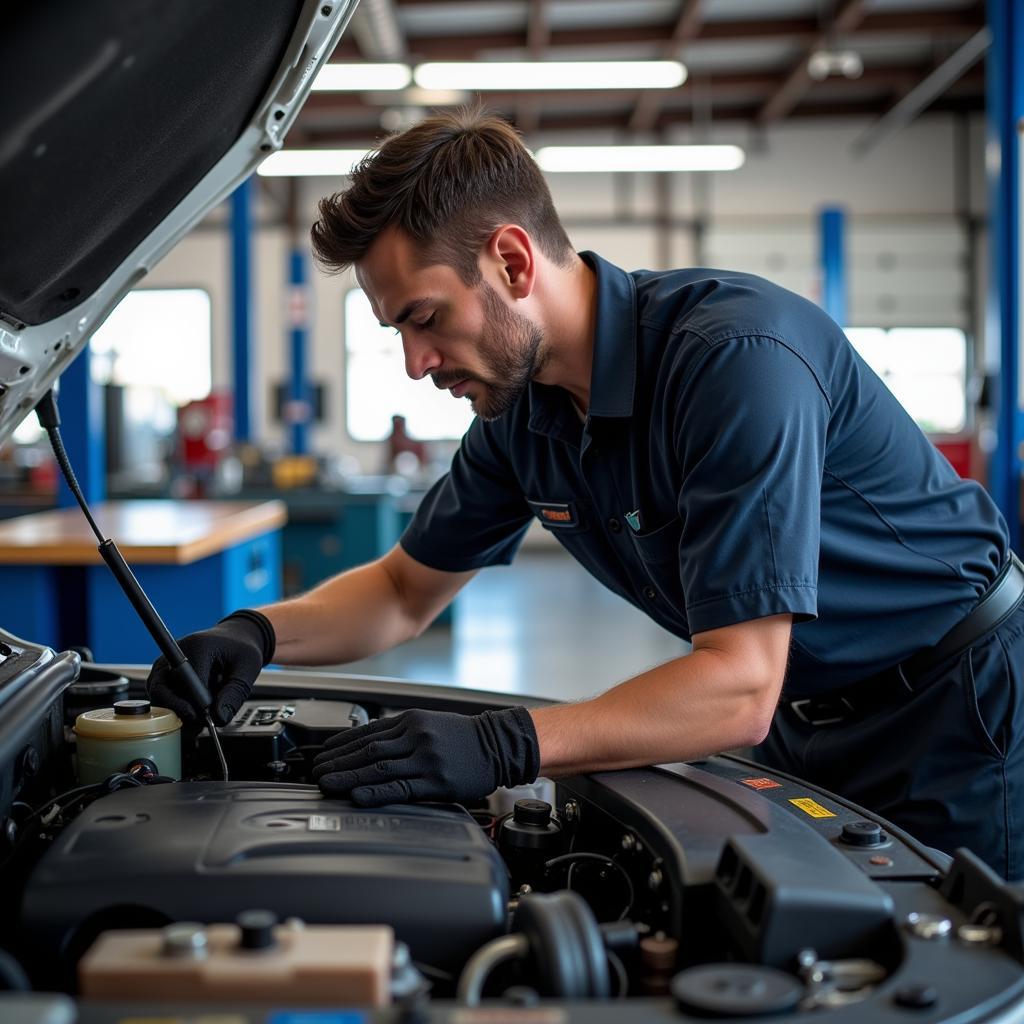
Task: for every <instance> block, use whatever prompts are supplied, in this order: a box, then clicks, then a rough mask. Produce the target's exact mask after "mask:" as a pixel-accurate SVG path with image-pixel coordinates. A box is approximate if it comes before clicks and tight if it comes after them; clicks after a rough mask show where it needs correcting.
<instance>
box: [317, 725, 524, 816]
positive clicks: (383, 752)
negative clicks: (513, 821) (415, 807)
mask: <svg viewBox="0 0 1024 1024" xmlns="http://www.w3.org/2000/svg"><path fill="white" fill-rule="evenodd" d="M538 771H540V747H539V745H538V743H537V730H536V729H535V728H534V727H533V719H532V718H531V717H530V713H529V712H528V711H527V710H526V708H521V707H518V708H504V709H502V710H501V711H485V712H484V713H483V714H480V715H456V714H452V713H450V712H447V711H422V710H418V709H417V710H413V711H403V712H402V713H401V714H400V715H395V716H394V717H393V718H378V719H377V720H376V721H374V722H370V723H369V724H368V725H360V726H357V727H356V728H354V729H346V730H345V731H344V732H339V733H337V734H336V735H334V736H332V737H331V738H330V739H328V740H327V742H326V743H325V744H324V749H323V750H322V751H321V752H320V753H319V754H317V755H316V758H315V759H314V761H313V778H314V779H316V781H317V782H318V783H319V784H320V788H321V789H322V790H323V791H324V793H325V794H327V796H342V797H344V796H347V797H350V798H351V800H352V802H353V803H355V804H358V805H359V806H361V807H378V806H380V805H381V804H389V803H404V802H406V801H409V800H438V801H445V802H454V803H466V802H468V801H471V800H478V799H480V798H481V797H485V796H487V795H488V794H489V793H493V792H494V790H496V789H497V788H498V787H499V786H520V785H522V784H524V783H527V782H533V780H534V779H535V778H536V777H537V772H538Z"/></svg>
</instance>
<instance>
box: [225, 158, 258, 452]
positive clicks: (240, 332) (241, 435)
mask: <svg viewBox="0 0 1024 1024" xmlns="http://www.w3.org/2000/svg"><path fill="white" fill-rule="evenodd" d="M252 207H253V183H252V178H249V179H248V180H246V181H243V182H242V184H241V185H239V186H238V188H237V189H235V191H234V193H233V195H232V196H231V309H232V313H233V317H232V328H231V335H232V347H231V351H232V354H233V356H234V362H233V370H232V375H233V381H234V396H235V398H234V404H235V440H236V441H250V440H251V439H252V427H253V421H254V420H255V409H254V401H255V387H254V381H255V379H256V329H255V327H256V318H255V316H254V313H253V255H252Z"/></svg>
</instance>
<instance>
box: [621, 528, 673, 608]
mask: <svg viewBox="0 0 1024 1024" xmlns="http://www.w3.org/2000/svg"><path fill="white" fill-rule="evenodd" d="M682 532H683V524H682V522H681V521H680V520H679V519H670V520H669V521H668V522H667V523H665V525H664V526H659V527H658V528H657V529H654V530H645V531H643V532H642V533H631V534H630V540H632V542H633V549H634V551H636V554H637V558H638V559H639V560H640V563H641V565H642V566H643V570H644V572H645V574H646V575H647V577H648V579H650V580H651V582H652V583H653V584H654V585H655V586H656V587H657V588H658V590H659V591H660V592H661V595H662V597H664V598H666V599H667V600H668V601H669V602H670V603H671V604H672V605H673V606H676V605H679V606H680V608H681V604H680V602H681V601H682V598H683V593H682V583H681V582H680V579H679V541H680V539H681V537H682Z"/></svg>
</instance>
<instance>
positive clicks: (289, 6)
mask: <svg viewBox="0 0 1024 1024" xmlns="http://www.w3.org/2000/svg"><path fill="white" fill-rule="evenodd" d="M302 6H303V4H302V0H216V2H202V3H189V2H183V0H175V2H172V3H168V2H167V0H131V2H130V3H125V2H124V0H90V2H89V3H81V2H71V0H64V2H59V3H47V4H30V3H22V4H20V5H17V6H16V7H14V5H12V7H14V9H12V8H8V9H7V11H6V12H5V13H4V15H3V16H2V17H0V67H2V68H3V69H4V71H3V97H4V127H3V129H2V131H0V316H2V317H3V318H4V319H6V320H8V321H9V322H21V323H25V324H39V323H43V322H46V321H48V320H51V319H53V318H54V317H57V316H59V315H60V314H62V313H64V312H65V311H66V310H68V309H70V308H72V307H74V306H75V305H76V304H77V303H79V302H81V301H82V300H84V299H85V298H87V297H88V296H89V295H90V294H92V293H93V292H94V291H95V290H96V289H97V288H99V287H100V286H101V285H102V283H103V282H104V281H105V280H106V278H108V277H109V276H110V274H111V273H112V272H113V271H114V270H115V269H116V268H117V267H118V266H119V265H120V263H121V262H122V261H123V260H124V259H125V257H126V256H127V255H128V254H129V253H130V252H131V251H132V250H133V249H134V248H135V246H136V245H138V244H139V242H141V241H142V240H143V239H144V238H145V237H146V236H147V235H148V234H149V233H150V232H151V231H152V230H153V229H154V228H155V227H156V226H157V225H158V224H159V223H160V222H161V221H162V220H163V219H164V218H165V217H167V216H168V214H170V213H171V211H172V210H173V209H174V207H175V206H176V205H177V204H178V203H179V202H180V201H181V199H182V198H183V197H184V196H185V195H187V194H188V192H189V191H190V190H191V189H192V188H193V187H194V186H195V185H196V183H197V182H198V181H200V180H201V179H202V177H203V176H204V175H205V174H206V173H207V172H208V171H209V170H210V168H211V167H213V165H214V164H215V163H216V162H217V161H218V160H219V159H220V158H221V157H222V156H223V155H224V154H225V153H226V152H227V151H228V149H230V147H231V146H232V145H233V143H234V142H235V141H236V139H237V138H238V136H239V135H240V134H241V132H242V131H243V129H244V128H245V127H246V125H247V124H248V123H249V121H250V120H251V119H252V117H253V115H254V114H255V112H256V110H257V109H258V107H259V104H260V102H261V100H262V99H263V97H264V96H265V94H266V92H267V90H268V88H269V87H270V84H271V81H272V79H273V76H274V74H275V73H276V72H277V70H278V66H279V64H280V62H281V60H282V59H283V56H284V52H285V49H286V47H287V44H288V41H289V39H290V37H291V35H292V32H293V30H294V27H295V24H296V22H297V20H298V16H299V12H300V11H301V9H302ZM58 20H59V21H61V22H63V24H62V25H60V26H58ZM40 54H45V55H46V57H45V59H43V60H40Z"/></svg>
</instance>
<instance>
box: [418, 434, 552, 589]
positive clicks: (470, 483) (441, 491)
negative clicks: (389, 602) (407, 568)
mask: <svg viewBox="0 0 1024 1024" xmlns="http://www.w3.org/2000/svg"><path fill="white" fill-rule="evenodd" d="M532 518H533V516H532V513H531V511H530V508H529V506H528V505H527V504H526V500H525V498H524V497H523V494H522V490H521V488H520V486H519V484H518V481H517V479H516V476H515V473H514V472H513V469H512V465H511V463H510V461H509V459H508V455H507V449H506V446H505V444H504V439H503V438H502V437H501V435H500V434H499V433H498V431H497V430H496V429H495V427H494V425H492V424H489V423H485V422H484V421H482V420H480V419H475V420H474V421H473V423H472V424H471V426H470V428H469V430H468V431H467V432H466V435H465V437H463V439H462V443H461V444H460V445H459V449H458V451H457V452H456V453H455V457H454V459H452V465H451V469H450V470H449V471H448V472H447V473H446V474H445V475H444V476H443V477H441V479H440V480H438V481H437V483H435V484H434V486H433V487H431V488H430V490H429V491H428V492H427V493H426V495H425V496H424V498H423V501H421V502H420V505H419V507H418V508H417V509H416V513H415V515H414V516H413V518H412V521H411V522H410V523H409V526H408V527H407V528H406V530H405V532H404V533H403V534H402V538H401V541H400V542H399V543H400V544H401V545H402V548H403V549H404V550H405V552H406V553H407V554H408V555H410V556H411V557H412V558H415V559H416V561H417V562H421V563H422V564H423V565H427V566H430V567H431V568H433V569H441V570H443V571H445V572H466V571H468V570H470V569H480V568H483V567H484V566H487V565H508V564H509V563H510V562H511V561H512V559H513V558H514V557H515V554H516V551H518V549H519V545H520V543H521V541H522V539H523V534H524V533H525V532H526V528H527V526H528V525H529V523H530V520H531V519H532Z"/></svg>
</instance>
